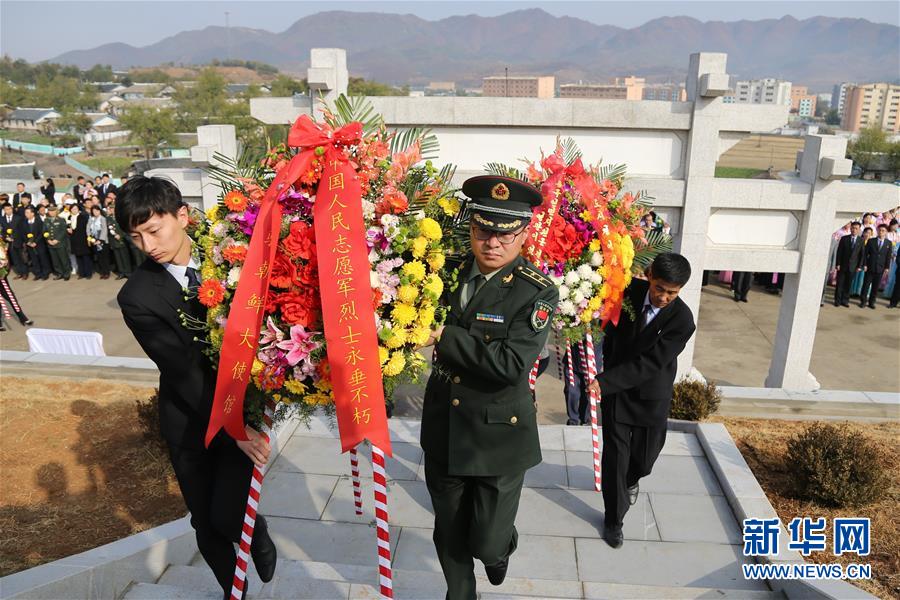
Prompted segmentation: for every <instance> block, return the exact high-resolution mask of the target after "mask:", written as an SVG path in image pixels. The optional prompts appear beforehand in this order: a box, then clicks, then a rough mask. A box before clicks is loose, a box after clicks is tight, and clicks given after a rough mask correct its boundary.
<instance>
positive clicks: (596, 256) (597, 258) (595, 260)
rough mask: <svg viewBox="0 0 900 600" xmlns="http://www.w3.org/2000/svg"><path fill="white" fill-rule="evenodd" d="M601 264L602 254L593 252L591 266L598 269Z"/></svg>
mask: <svg viewBox="0 0 900 600" xmlns="http://www.w3.org/2000/svg"><path fill="white" fill-rule="evenodd" d="M602 264H603V254H602V253H601V252H594V253H593V254H591V265H592V266H594V267H599V266H600V265H602Z"/></svg>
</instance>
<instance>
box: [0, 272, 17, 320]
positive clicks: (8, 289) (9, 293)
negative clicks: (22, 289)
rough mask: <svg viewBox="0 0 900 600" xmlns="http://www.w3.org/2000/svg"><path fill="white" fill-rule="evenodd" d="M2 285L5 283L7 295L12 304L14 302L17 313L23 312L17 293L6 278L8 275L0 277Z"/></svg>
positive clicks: (4, 287)
mask: <svg viewBox="0 0 900 600" xmlns="http://www.w3.org/2000/svg"><path fill="white" fill-rule="evenodd" d="M0 285H3V289H4V290H5V291H6V297H7V298H8V299H9V302H10V304H12V307H13V311H15V313H16V314H21V313H22V309H21V308H20V307H19V302H18V300H17V299H16V295H15V294H14V293H13V291H12V288H11V287H9V282H8V281H7V280H6V277H4V278H2V279H0ZM10 320H12V319H10Z"/></svg>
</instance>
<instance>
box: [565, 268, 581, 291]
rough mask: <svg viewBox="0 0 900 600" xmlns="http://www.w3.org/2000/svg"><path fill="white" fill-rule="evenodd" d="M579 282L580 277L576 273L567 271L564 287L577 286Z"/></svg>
mask: <svg viewBox="0 0 900 600" xmlns="http://www.w3.org/2000/svg"><path fill="white" fill-rule="evenodd" d="M579 281H581V277H579V276H578V273H577V272H576V271H569V272H568V273H566V285H568V286H569V287H575V286H577V285H578V282H579Z"/></svg>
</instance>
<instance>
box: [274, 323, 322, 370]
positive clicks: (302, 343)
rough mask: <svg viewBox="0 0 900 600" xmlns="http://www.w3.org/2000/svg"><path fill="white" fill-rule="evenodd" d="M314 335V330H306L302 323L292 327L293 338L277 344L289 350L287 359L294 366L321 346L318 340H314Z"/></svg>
mask: <svg viewBox="0 0 900 600" xmlns="http://www.w3.org/2000/svg"><path fill="white" fill-rule="evenodd" d="M313 335H315V334H314V332H312V331H306V330H304V329H303V326H302V325H293V326H292V327H291V338H290V339H288V340H284V341H281V342H278V343H277V344H275V345H276V346H278V347H279V348H281V349H282V350H286V351H287V356H285V360H287V363H288V364H289V365H291V366H292V367H293V366H294V365H296V364H297V363H299V362H300V361H301V360H303V359H305V358H306V357H307V356H309V355H310V353H311V352H312V351H313V350H315V349H316V348H318V347H319V343H318V342H314V341H312V337H313Z"/></svg>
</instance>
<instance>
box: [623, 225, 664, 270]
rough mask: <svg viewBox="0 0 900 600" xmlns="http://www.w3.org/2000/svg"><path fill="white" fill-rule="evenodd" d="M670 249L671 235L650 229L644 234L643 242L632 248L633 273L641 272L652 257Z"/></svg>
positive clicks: (647, 265)
mask: <svg viewBox="0 0 900 600" xmlns="http://www.w3.org/2000/svg"><path fill="white" fill-rule="evenodd" d="M671 251H672V236H670V235H666V234H664V233H663V232H662V231H650V232H648V233H647V235H646V236H644V243H643V244H641V245H640V246H638V247H637V248H635V249H634V262H633V263H632V264H631V271H632V272H633V273H642V272H643V271H645V270H646V269H647V267H649V266H650V263H652V262H653V259H654V258H656V257H657V256H659V255H660V254H662V253H663V252H671Z"/></svg>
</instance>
